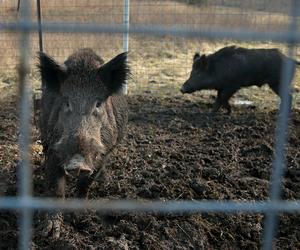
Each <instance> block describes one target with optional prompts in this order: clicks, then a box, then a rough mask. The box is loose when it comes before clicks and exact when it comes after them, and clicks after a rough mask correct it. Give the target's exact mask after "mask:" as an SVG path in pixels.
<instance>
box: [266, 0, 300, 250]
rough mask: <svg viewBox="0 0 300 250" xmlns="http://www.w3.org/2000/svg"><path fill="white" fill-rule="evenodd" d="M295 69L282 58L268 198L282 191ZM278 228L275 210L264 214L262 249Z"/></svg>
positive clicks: (294, 14) (294, 5) (293, 15)
mask: <svg viewBox="0 0 300 250" xmlns="http://www.w3.org/2000/svg"><path fill="white" fill-rule="evenodd" d="M299 7H300V3H299V1H298V0H293V1H292V5H291V14H290V19H291V20H290V27H289V33H290V34H293V33H294V32H296V31H297V15H298V12H299ZM287 42H288V46H289V49H288V57H289V58H293V56H294V50H295V48H294V46H295V42H294V41H293V40H288V41H287ZM294 71H295V62H294V61H292V60H289V59H286V60H284V63H283V66H282V71H281V72H282V73H281V80H280V83H281V84H280V96H281V103H280V108H279V112H278V118H277V127H276V145H275V155H274V160H273V170H272V175H271V180H270V193H269V196H270V200H272V201H278V200H280V199H281V193H282V179H283V177H284V169H285V153H286V149H285V147H286V145H287V140H288V135H287V134H288V124H289V115H290V111H291V102H292V100H291V95H290V93H291V82H292V80H293V75H294ZM277 229H278V214H276V213H275V212H271V211H270V212H269V213H267V214H266V219H265V225H264V230H265V232H264V239H263V249H264V250H269V249H272V246H273V239H274V237H275V236H276V231H277Z"/></svg>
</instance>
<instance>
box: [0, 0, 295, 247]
mask: <svg viewBox="0 0 300 250" xmlns="http://www.w3.org/2000/svg"><path fill="white" fill-rule="evenodd" d="M38 2H39V1H38ZM197 2H201V4H199V3H197ZM19 3H20V9H19V11H18V4H19ZM187 3H188V4H187ZM36 6H37V5H36V2H35V1H31V0H22V1H20V2H19V1H0V13H1V15H0V32H1V37H0V43H1V45H0V53H1V55H2V56H1V58H0V69H1V70H2V71H3V72H4V71H5V72H6V71H7V72H10V71H13V70H16V69H18V72H19V84H20V86H19V89H20V93H19V97H20V107H19V108H20V116H19V119H20V129H19V151H20V163H19V169H20V173H19V180H18V182H19V196H17V197H3V198H0V209H8V210H17V211H18V212H19V213H20V223H19V232H20V234H19V235H20V236H19V237H20V238H19V249H28V247H30V246H31V245H30V244H31V243H30V242H31V238H32V235H31V232H32V231H31V228H32V214H33V211H35V210H57V209H63V210H81V209H85V208H89V209H95V210H99V211H102V212H153V213H179V214H180V213H195V212H224V213H248V212H249V213H265V214H266V220H265V226H264V238H263V239H262V248H263V249H272V247H273V239H274V237H275V236H276V229H277V227H278V221H277V216H278V213H280V212H287V213H288V212H289V213H293V212H297V211H299V210H300V201H282V200H281V198H280V197H281V188H282V187H281V185H282V178H283V174H284V169H285V166H286V162H285V157H286V156H285V155H286V152H285V148H286V144H287V133H288V124H289V122H288V121H289V115H290V109H291V106H290V105H291V103H290V101H289V96H288V94H289V91H290V85H291V81H292V74H293V69H294V64H293V63H291V62H286V63H285V64H284V67H283V69H282V79H281V82H282V83H283V84H282V86H284V87H282V89H281V93H282V95H281V96H282V102H281V105H280V109H279V111H278V119H277V129H276V139H275V154H274V155H275V156H274V161H273V170H272V175H271V180H270V183H271V185H270V196H269V198H270V200H269V201H263V202H261V201H226V202H225V201H224V202H222V201H217V200H216V201H187V200H183V201H152V202H151V201H147V202H146V201H144V202H142V201H138V200H137V201H136V200H134V201H131V200H118V201H110V200H104V199H103V200H101V199H100V200H96V201H79V200H76V199H74V200H72V199H70V200H66V201H60V200H48V199H41V198H34V197H32V191H31V189H32V173H31V167H30V162H29V158H30V157H29V144H30V139H29V138H30V126H29V124H30V111H31V108H30V93H31V91H32V89H30V85H29V77H30V79H31V80H32V79H34V78H35V77H37V76H36V74H37V73H36V72H33V71H32V70H31V69H30V67H31V66H32V64H33V63H34V57H33V56H32V54H33V53H30V52H31V51H33V52H35V51H38V50H39V49H40V47H41V44H40V41H41V40H39V36H38V30H39V25H38V22H37V16H36V13H37V9H36ZM126 7H128V9H127V8H126ZM299 7H300V6H299V2H298V1H297V0H291V1H280V0H273V1H267V0H264V1H263V0H261V1H258V0H253V1H234V0H231V1H230V0H211V1H210V0H208V1H170V0H165V1H162V0H161V1H146V0H145V1H137V0H136V1H134V0H131V1H126V0H125V1H121V0H111V1H105V2H104V1H103V2H100V1H96V0H95V1H93V0H90V1H75V0H61V1H55V0H53V1H42V2H41V9H42V23H43V24H42V29H43V41H44V50H45V51H46V52H47V53H49V54H51V55H53V57H54V58H57V59H59V60H60V61H62V60H64V59H65V58H66V56H68V55H69V54H70V53H71V52H72V51H74V50H75V49H76V48H78V47H91V48H93V49H95V50H96V51H98V52H100V54H101V55H102V56H103V57H104V58H105V59H106V58H110V56H111V55H114V54H116V52H121V51H122V50H128V49H129V51H130V53H131V54H130V62H131V67H132V71H133V72H132V75H133V79H131V81H132V82H130V87H129V89H128V91H129V93H131V94H134V93H153V94H155V93H157V92H160V93H161V92H163V91H165V92H164V93H167V94H172V93H173V92H172V91H173V89H174V88H177V85H176V83H182V82H184V80H185V78H186V76H187V74H188V73H189V71H190V67H191V66H190V64H191V63H190V62H191V58H192V55H193V53H194V52H195V51H196V50H199V47H200V49H201V52H206V53H210V52H213V51H215V50H216V49H217V48H220V47H221V46H224V45H228V44H231V43H232V42H233V41H234V42H235V43H239V44H241V45H243V42H244V41H247V42H249V41H250V42H251V41H255V42H258V44H255V43H253V44H251V45H252V46H256V47H259V46H261V43H259V42H263V44H264V47H272V46H274V44H280V46H281V47H280V48H282V49H283V50H285V51H287V54H288V56H290V57H295V55H297V45H298V43H299V41H300V35H299V32H298V26H299V25H298V24H299V20H300V19H299V9H300V8H299ZM126 9H127V10H130V18H129V12H126V11H125V10H126ZM18 44H19V45H20V46H18ZM286 44H287V45H288V46H286V47H285V45H286ZM153 58H158V60H156V61H153ZM187 62H189V63H187ZM4 78H5V77H4ZM37 82H38V83H37V84H36V85H34V88H35V87H38V86H39V85H38V84H40V83H39V81H38V80H37ZM173 82H176V83H173ZM125 171H126V170H125Z"/></svg>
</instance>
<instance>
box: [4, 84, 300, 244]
mask: <svg viewBox="0 0 300 250" xmlns="http://www.w3.org/2000/svg"><path fill="white" fill-rule="evenodd" d="M2 90H3V89H2ZM6 93H8V95H7V96H6V97H5V98H2V99H1V105H0V115H1V119H0V131H1V137H0V161H1V170H2V171H3V172H4V174H5V178H4V179H3V181H4V180H5V181H6V185H2V188H3V189H2V193H3V192H4V193H5V194H6V195H15V194H16V185H15V184H16V165H17V136H16V129H17V113H16V95H15V94H14V93H15V92H14V91H13V90H11V88H8V87H7V88H6ZM211 101H212V100H209V99H207V96H206V97H204V96H203V95H201V94H198V95H195V96H192V97H182V96H179V95H174V96H172V97H153V96H150V95H144V96H130V97H129V108H130V116H129V130H128V136H127V137H126V139H125V140H124V141H123V143H122V144H121V145H120V146H119V147H118V148H117V150H116V151H115V152H114V154H113V156H112V157H111V159H110V161H109V162H108V166H107V173H108V175H107V180H106V182H104V183H95V184H94V185H93V186H92V189H91V192H90V198H92V199H96V198H103V197H106V198H112V199H116V198H133V199H160V200H169V199H176V200H180V199H188V200H191V199H194V200H202V199H207V200H211V199H218V200H225V199H226V200H227V199H237V200H265V199H266V198H267V192H268V183H269V182H268V180H269V177H270V170H271V159H272V152H273V151H272V147H273V144H274V120H275V114H276V107H275V106H274V107H272V108H271V109H270V108H268V109H265V108H258V107H257V108H255V107H254V106H251V107H240V106H234V108H233V114H232V115H231V116H227V115H224V114H222V113H221V114H218V115H216V116H214V117H210V116H209V115H208V113H207V112H208V109H209V108H210V106H211V105H210V104H209V102H211ZM258 106H259V105H258ZM270 106H271V105H270ZM299 115H300V112H299V110H297V109H293V112H292V117H291V121H290V139H289V142H290V144H289V147H288V157H287V165H288V169H287V171H286V178H285V179H284V194H283V198H284V199H292V200H293V199H299V198H300V196H299V194H300V186H299V181H300V169H299V162H300V151H299V143H300V129H299V125H300V118H299V117H300V116H299ZM37 140H38V132H37V131H36V130H34V131H33V144H32V151H33V154H32V155H33V157H32V158H33V159H32V162H33V171H34V178H33V180H34V193H35V195H38V196H40V195H43V193H44V192H45V190H46V189H47V186H46V185H45V182H44V169H43V168H42V167H41V164H42V156H41V155H40V154H41V146H40V145H39V144H38V141H37ZM2 184H3V182H2ZM69 188H70V191H69V192H67V193H68V194H71V195H70V196H72V185H70V186H69ZM40 218H41V216H40V215H37V214H36V215H35V220H34V226H35V228H36V227H37V226H38V225H39V219H40ZM263 218H264V216H263V215H242V214H238V215H224V214H194V215H189V216H186V215H182V216H175V215H167V216H159V215H153V214H123V215H120V214H114V215H105V216H104V215H101V214H97V213H96V212H93V211H89V212H87V214H86V215H85V217H84V218H81V219H80V220H77V221H76V222H75V221H74V217H72V216H68V214H66V216H65V221H64V223H63V234H62V237H61V238H60V240H57V241H53V240H51V239H47V238H43V237H41V236H40V235H38V234H34V239H33V245H34V247H35V249H258V248H259V246H260V240H261V237H262V232H263V230H262V227H263ZM16 219H17V216H16V215H15V214H13V213H7V212H2V213H1V216H0V249H15V248H16V244H17V236H18V230H17V226H16V225H17V220H16ZM279 230H280V232H279V235H278V238H277V241H276V245H277V246H278V248H279V249H299V248H300V234H299V230H300V221H299V216H298V215H282V216H281V222H280V227H279Z"/></svg>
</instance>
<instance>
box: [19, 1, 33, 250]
mask: <svg viewBox="0 0 300 250" xmlns="http://www.w3.org/2000/svg"><path fill="white" fill-rule="evenodd" d="M30 12H31V1H30V0H24V1H23V2H22V5H21V8H20V14H21V15H20V22H21V23H26V22H28V21H30V20H31V19H30V17H31V14H30ZM29 53H30V45H29V33H28V31H27V30H26V29H22V30H21V34H20V66H19V78H20V79H19V91H20V93H19V96H20V103H19V110H20V116H19V118H20V129H19V130H20V134H19V152H20V164H19V178H20V179H19V193H20V198H21V200H22V202H24V203H25V204H26V202H27V199H28V198H30V197H31V194H32V181H31V180H32V172H31V167H30V163H29V142H30V132H29V131H30V101H29V100H30V98H29V92H30V91H29V82H28V73H29V68H30V65H29ZM31 224H32V210H30V209H28V208H24V209H22V210H20V220H19V249H22V250H25V249H28V248H30V242H31Z"/></svg>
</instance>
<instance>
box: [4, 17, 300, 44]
mask: <svg viewBox="0 0 300 250" xmlns="http://www.w3.org/2000/svg"><path fill="white" fill-rule="evenodd" d="M0 30H7V31H15V32H18V31H26V32H36V31H37V30H38V24H36V23H34V22H22V23H20V24H19V23H0ZM43 32H52V33H99V34H102V33H109V34H124V33H126V32H127V28H124V26H123V25H109V24H82V23H70V24H69V23H48V22H44V23H43ZM129 34H143V35H152V36H178V37H187V38H202V39H233V40H238V41H273V42H279V43H299V42H300V34H299V33H298V32H293V33H290V32H259V31H246V30H243V31H231V30H230V29H222V30H218V29H215V30H201V29H199V30H197V29H196V30H195V29H189V28H181V27H163V26H146V25H134V26H133V25H131V26H130V29H129Z"/></svg>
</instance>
